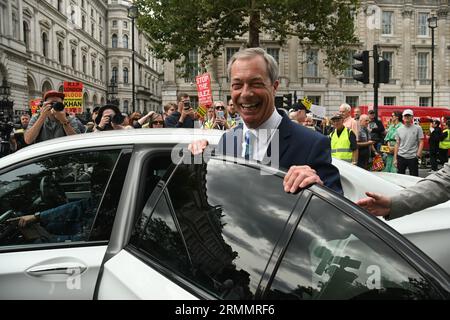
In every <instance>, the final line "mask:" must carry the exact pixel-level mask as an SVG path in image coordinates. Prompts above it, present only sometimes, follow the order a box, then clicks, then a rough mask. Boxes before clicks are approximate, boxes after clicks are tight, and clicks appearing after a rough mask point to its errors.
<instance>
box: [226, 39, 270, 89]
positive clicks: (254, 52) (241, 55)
mask: <svg viewBox="0 0 450 320" xmlns="http://www.w3.org/2000/svg"><path fill="white" fill-rule="evenodd" d="M257 56H261V57H263V58H264V61H266V66H267V73H268V75H269V78H270V81H271V83H272V84H273V83H274V82H275V81H277V80H278V64H277V62H276V61H275V59H274V58H273V57H272V56H271V55H270V54H268V53H267V52H266V51H265V50H264V49H262V48H247V49H244V50H241V51H238V52H236V53H235V54H234V55H233V56H232V57H231V59H230V62H229V63H228V68H227V73H228V78H229V79H231V67H232V65H233V63H234V62H236V60H246V59H247V60H248V59H252V58H254V57H257Z"/></svg>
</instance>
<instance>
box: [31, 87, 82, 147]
mask: <svg viewBox="0 0 450 320" xmlns="http://www.w3.org/2000/svg"><path fill="white" fill-rule="evenodd" d="M63 101H64V93H62V92H59V91H55V90H50V91H47V92H46V93H45V95H44V99H43V101H42V103H41V105H40V109H39V111H38V113H37V114H35V115H34V116H33V117H32V118H31V120H30V123H29V124H28V128H27V130H26V131H25V136H24V137H25V142H26V143H27V144H31V143H34V142H41V141H46V140H50V139H53V138H58V137H64V136H69V135H73V134H77V133H80V131H79V129H78V127H77V124H76V122H75V119H74V118H71V117H69V116H68V115H67V114H66V112H65V110H64V104H63Z"/></svg>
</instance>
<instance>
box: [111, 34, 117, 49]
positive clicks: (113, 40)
mask: <svg viewBox="0 0 450 320" xmlns="http://www.w3.org/2000/svg"><path fill="white" fill-rule="evenodd" d="M112 47H113V48H117V34H113V35H112Z"/></svg>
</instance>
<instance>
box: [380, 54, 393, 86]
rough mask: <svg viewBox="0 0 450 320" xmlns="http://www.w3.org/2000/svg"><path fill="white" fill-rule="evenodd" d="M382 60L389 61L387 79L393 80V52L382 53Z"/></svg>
mask: <svg viewBox="0 0 450 320" xmlns="http://www.w3.org/2000/svg"><path fill="white" fill-rule="evenodd" d="M382 56H383V59H384V60H387V61H389V79H392V78H393V73H392V70H393V62H394V52H392V51H383V54H382Z"/></svg>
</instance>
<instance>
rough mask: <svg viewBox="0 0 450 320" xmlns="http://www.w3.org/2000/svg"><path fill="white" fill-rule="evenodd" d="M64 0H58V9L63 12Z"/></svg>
mask: <svg viewBox="0 0 450 320" xmlns="http://www.w3.org/2000/svg"><path fill="white" fill-rule="evenodd" d="M62 2H63V0H58V11H59V12H63V3H62Z"/></svg>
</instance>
